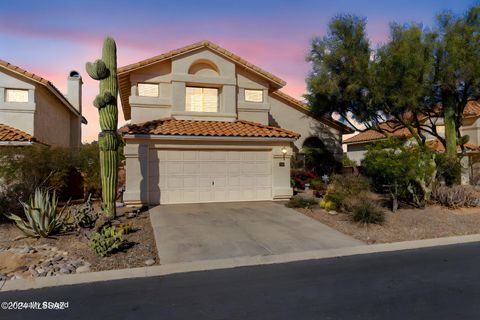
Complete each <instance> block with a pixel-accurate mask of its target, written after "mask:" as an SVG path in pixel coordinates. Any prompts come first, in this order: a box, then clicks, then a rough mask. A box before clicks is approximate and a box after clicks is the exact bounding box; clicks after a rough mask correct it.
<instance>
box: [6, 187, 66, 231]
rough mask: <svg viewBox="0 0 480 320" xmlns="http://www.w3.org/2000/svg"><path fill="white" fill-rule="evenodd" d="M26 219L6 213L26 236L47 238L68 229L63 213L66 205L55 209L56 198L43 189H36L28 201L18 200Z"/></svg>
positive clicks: (53, 194)
mask: <svg viewBox="0 0 480 320" xmlns="http://www.w3.org/2000/svg"><path fill="white" fill-rule="evenodd" d="M20 203H21V204H22V206H23V210H24V214H25V217H26V218H27V219H22V218H21V217H19V216H17V215H15V214H7V215H6V216H7V218H8V219H10V220H12V221H13V222H14V223H15V225H16V226H17V228H19V229H20V230H21V231H22V232H23V233H24V234H25V235H26V236H29V237H34V238H40V237H42V238H47V237H49V236H52V235H54V234H59V233H62V232H64V231H67V230H68V225H69V223H68V219H69V217H68V215H67V214H65V212H66V211H65V208H66V205H65V206H64V207H63V208H62V209H61V210H60V211H58V210H57V205H58V198H57V196H56V194H55V191H53V193H52V194H50V192H49V191H48V190H45V189H36V190H35V193H34V195H33V196H32V197H30V201H29V202H28V203H25V202H22V201H20Z"/></svg>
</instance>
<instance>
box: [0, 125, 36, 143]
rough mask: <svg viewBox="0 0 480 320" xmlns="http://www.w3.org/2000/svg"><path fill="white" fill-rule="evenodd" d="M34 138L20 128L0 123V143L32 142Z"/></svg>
mask: <svg viewBox="0 0 480 320" xmlns="http://www.w3.org/2000/svg"><path fill="white" fill-rule="evenodd" d="M35 141H36V140H35V138H34V137H32V136H31V135H29V134H28V133H26V132H23V131H22V130H18V129H15V128H12V127H10V126H7V125H6V124H2V123H0V143H5V144H11V145H15V144H16V143H28V142H30V143H32V142H35Z"/></svg>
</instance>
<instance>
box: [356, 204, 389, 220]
mask: <svg viewBox="0 0 480 320" xmlns="http://www.w3.org/2000/svg"><path fill="white" fill-rule="evenodd" d="M352 219H353V221H355V222H359V223H364V224H370V223H376V224H381V223H383V222H384V221H385V212H384V211H383V209H382V208H381V207H380V206H378V205H377V204H375V203H373V202H358V203H357V204H356V205H354V207H353V211H352Z"/></svg>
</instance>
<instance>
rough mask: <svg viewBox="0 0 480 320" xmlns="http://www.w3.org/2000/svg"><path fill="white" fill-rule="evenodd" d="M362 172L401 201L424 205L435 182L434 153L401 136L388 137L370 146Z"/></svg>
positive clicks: (374, 184) (382, 189)
mask: <svg viewBox="0 0 480 320" xmlns="http://www.w3.org/2000/svg"><path fill="white" fill-rule="evenodd" d="M362 167H363V173H364V174H365V175H366V176H368V177H370V178H371V179H372V183H373V187H374V189H375V191H377V192H385V191H386V190H385V187H386V188H387V189H388V191H389V192H390V193H392V194H393V195H394V197H396V198H397V199H399V200H400V201H405V202H409V203H412V204H414V205H416V206H422V205H423V204H424V203H425V201H428V200H429V199H430V195H431V191H432V189H433V185H434V182H435V176H436V163H435V155H434V154H433V153H431V152H429V151H427V150H424V149H421V148H419V147H417V146H407V145H405V143H404V142H403V141H401V140H399V139H389V140H387V141H385V142H381V143H377V144H374V145H373V146H370V147H369V148H368V151H367V152H366V154H365V158H364V159H363V161H362Z"/></svg>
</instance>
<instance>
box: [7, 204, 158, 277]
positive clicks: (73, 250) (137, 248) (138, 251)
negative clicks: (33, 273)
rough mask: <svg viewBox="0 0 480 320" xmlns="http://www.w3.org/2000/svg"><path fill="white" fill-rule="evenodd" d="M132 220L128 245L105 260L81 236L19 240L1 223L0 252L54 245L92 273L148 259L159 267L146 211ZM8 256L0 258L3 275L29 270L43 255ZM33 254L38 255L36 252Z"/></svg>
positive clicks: (13, 230)
mask: <svg viewBox="0 0 480 320" xmlns="http://www.w3.org/2000/svg"><path fill="white" fill-rule="evenodd" d="M119 220H120V221H121V222H125V221H127V219H126V217H125V216H120V218H119ZM131 220H132V221H133V232H131V233H129V234H127V235H125V236H124V237H125V239H126V240H127V241H128V243H129V244H130V245H129V247H128V249H126V250H124V251H121V252H117V253H114V254H112V255H111V256H108V257H104V258H102V257H99V256H97V255H96V254H95V253H94V252H93V251H92V250H91V249H90V248H89V247H88V242H86V240H85V239H84V237H81V236H80V235H78V234H76V233H72V234H67V235H61V236H58V237H56V238H55V239H53V238H49V239H43V238H40V239H33V238H23V239H18V238H19V237H22V236H23V233H22V232H21V231H20V230H18V229H17V228H16V227H15V226H14V225H13V224H12V223H3V224H0V251H1V249H3V250H6V249H9V248H14V247H16V248H18V247H36V246H40V245H48V246H53V247H55V248H58V250H59V251H63V252H67V255H68V256H69V257H74V258H78V259H83V260H85V261H87V262H88V263H89V265H90V270H91V271H101V270H112V269H124V268H135V267H144V266H145V261H146V260H150V259H153V260H155V264H159V262H160V259H159V257H158V255H157V248H156V246H155V239H154V236H153V230H152V226H151V224H150V216H149V213H148V211H147V212H143V213H140V214H139V215H138V216H137V217H135V218H132V219H131ZM82 238H83V239H82ZM5 254H7V253H5ZM8 254H9V257H8V258H7V257H4V258H6V259H3V258H2V257H1V256H0V272H2V271H1V270H3V269H4V270H12V269H15V268H18V267H22V266H27V267H28V265H29V264H32V263H35V262H38V260H41V259H44V258H45V257H43V256H42V257H40V256H39V257H37V256H35V253H34V254H32V253H25V254H21V253H20V254H18V253H16V254H14V255H12V254H10V253H8ZM36 254H37V255H38V254H39V253H36ZM26 259H27V260H26ZM28 259H30V260H28Z"/></svg>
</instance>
